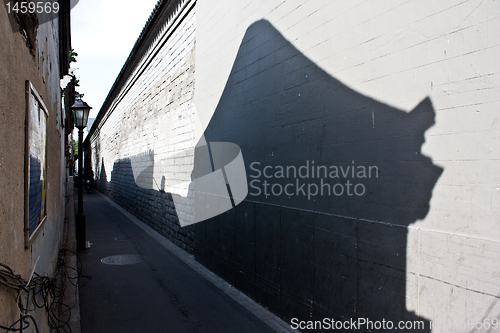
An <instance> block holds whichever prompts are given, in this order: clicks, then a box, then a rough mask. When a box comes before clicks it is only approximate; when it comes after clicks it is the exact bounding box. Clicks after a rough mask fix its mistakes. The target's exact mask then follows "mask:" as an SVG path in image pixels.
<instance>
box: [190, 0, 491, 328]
mask: <svg viewBox="0 0 500 333" xmlns="http://www.w3.org/2000/svg"><path fill="white" fill-rule="evenodd" d="M499 9H500V8H499V3H498V2H495V1H483V2H477V1H471V2H459V1H434V2H429V1H425V2H422V1H415V2H405V3H402V2H396V1H395V2H388V1H369V2H361V1H349V2H335V1H315V0H314V1H267V2H260V1H258V2H255V1H237V2H215V3H214V2H211V1H199V2H198V3H197V32H196V33H197V35H196V43H197V44H196V47H197V57H196V81H195V82H196V108H197V111H198V117H199V119H200V121H201V123H202V131H200V132H197V133H196V139H197V140H198V138H200V137H201V135H202V134H203V133H205V136H206V138H207V140H209V138H210V137H211V138H212V139H213V141H231V140H232V141H231V142H234V143H237V144H239V145H240V146H241V147H242V152H243V158H244V159H245V164H246V166H247V173H249V172H250V169H249V163H250V162H253V161H258V162H260V163H262V165H263V166H264V165H290V164H293V165H296V166H297V167H298V166H300V165H303V164H304V163H305V160H306V159H311V160H314V159H315V160H316V162H317V163H318V164H319V163H323V164H327V165H331V164H337V165H338V164H343V165H348V163H349V162H350V160H351V158H353V157H355V158H356V162H358V161H360V160H362V161H365V162H367V163H369V164H370V163H376V164H377V165H379V164H380V165H379V167H380V172H381V179H380V181H379V182H373V183H370V184H369V185H373V186H374V188H375V189H377V191H378V192H375V193H376V196H373V195H372V196H371V197H370V196H367V197H365V198H367V199H366V201H365V202H363V201H359V200H358V201H356V200H354V199H353V200H346V199H336V200H333V199H332V200H327V199H324V198H317V200H316V202H317V204H314V203H307V202H306V203H304V202H301V201H300V200H295V201H294V200H293V198H291V199H290V200H288V202H287V200H282V199H276V198H273V196H271V197H269V198H267V197H263V196H258V197H252V196H248V197H247V200H246V202H245V203H244V204H242V205H240V206H237V207H236V208H235V210H233V211H231V212H228V213H226V214H224V215H222V216H220V217H219V218H216V219H213V220H212V221H208V222H202V223H199V224H198V225H197V226H196V237H197V245H196V255H197V258H198V259H199V260H200V261H202V262H203V263H204V264H205V265H207V266H208V267H210V268H211V269H213V270H214V271H215V272H217V273H218V274H220V275H221V276H223V277H224V278H226V279H227V280H228V281H230V282H231V283H234V284H235V285H236V286H237V287H239V288H240V289H242V290H244V291H245V292H246V293H247V294H249V295H250V296H252V297H254V298H255V299H257V300H258V301H260V302H262V303H264V304H265V305H266V306H268V307H270V308H271V309H272V310H273V311H275V312H276V313H279V314H280V315H281V316H283V317H284V318H286V319H288V320H289V319H290V318H292V317H299V318H301V319H319V320H320V319H322V318H324V317H325V316H327V317H328V316H337V317H340V318H355V317H363V316H369V317H370V318H371V319H372V320H382V318H383V317H385V318H413V317H411V316H409V317H406V315H405V314H404V313H403V312H405V313H407V314H410V313H414V314H415V315H416V317H418V318H422V319H424V320H432V321H433V329H432V331H434V332H456V331H457V330H456V328H454V327H449V326H447V325H445V321H446V320H451V322H452V323H455V324H458V325H460V324H462V323H463V322H464V320H467V319H469V318H470V319H471V320H473V321H475V322H476V323H477V322H478V321H481V320H483V319H487V318H488V319H490V320H491V319H493V318H498V315H499V311H500V302H499V296H498V295H499V292H500V284H499V279H498V277H499V274H500V264H499V262H498V257H499V254H500V242H499V241H498V240H499V239H500V237H499V236H500V224H499V222H498V221H499V220H498V217H499V213H500V211H499V205H498V203H499V195H500V193H499V183H500V179H499V178H498V172H497V171H496V170H498V169H500V168H499V167H500V164H499V159H498V158H499V150H498V147H499V145H498V139H499V122H498V107H499V101H498V95H499V74H498V73H499V66H500V63H499V62H498V59H499V58H500V57H499V56H500V48H499V45H498V41H499V40H500V39H499V38H500V35H499V34H500V29H499V28H500V20H499V18H498V13H499ZM262 19H265V20H266V21H267V23H266V22H263V21H260V20H262ZM267 24H269V25H267ZM252 25H253V26H252ZM276 43H281V44H279V45H276ZM288 43H290V44H291V46H290V44H288ZM283 52H288V55H287V54H285V55H283V54H282V53H283ZM279 61H282V62H281V63H280V62H279ZM316 66H317V67H316ZM276 68H277V69H278V70H276ZM273 70H274V72H273ZM308 74H309V75H311V76H312V75H314V78H315V79H318V80H317V81H316V83H311V82H310V81H311V80H312V79H310V78H308V77H307V75H308ZM321 80H323V81H321ZM318 82H320V83H319V84H318ZM266 83H269V84H268V85H266ZM262 87H266V88H262ZM273 87H278V89H277V90H276V91H272V88H273ZM325 87H326V88H325ZM266 89H267V90H266ZM280 89H281V90H280ZM301 96H302V101H301V100H300V97H301ZM351 98H353V99H355V101H352V100H351V102H350V99H351ZM426 99H427V102H426ZM304 101H306V102H304ZM422 101H424V105H425V104H426V103H427V106H426V107H425V106H424V107H423V108H424V112H423V113H422V114H423V115H422V116H418V115H417V114H415V115H413V114H412V113H410V111H412V110H414V109H415V108H416V107H417V106H418V105H419V103H421V102H422ZM252 103H253V105H252ZM320 103H323V105H321V104H320ZM421 106H422V104H421ZM393 108H394V109H397V110H398V112H401V114H400V116H397V117H396V118H394V119H392V118H390V117H384V112H386V111H387V110H389V109H393ZM342 110H344V111H345V112H346V113H345V114H344V116H342V115H341V113H342V112H341V111H342ZM363 110H366V111H367V112H365V113H364V114H363ZM372 110H374V112H371V111H372ZM384 110H385V111H384ZM328 112H331V116H328ZM405 113H406V114H408V115H409V116H408V117H407V121H406V120H405V121H401V122H398V121H400V120H401V119H404V117H403V114H405ZM422 117H428V119H427V120H424V121H425V122H426V123H420V121H422V120H423V119H424V118H422ZM256 118H257V119H261V121H259V120H255V119H256ZM395 119H400V120H397V121H396V120H395ZM419 119H420V120H419ZM218 124H219V125H218ZM268 124H272V126H271V125H268ZM372 130H373V133H375V132H376V131H380V132H378V133H379V134H377V135H375V134H373V135H372V134H371V133H372V132H371V131H372ZM398 131H401V132H400V133H396V132H398ZM391 133H392V134H394V137H393V138H392V140H393V141H390V140H388V139H389V136H390V135H392V134H391ZM405 137H409V138H412V139H411V140H410V139H408V141H405V140H406V139H405ZM381 140H382V141H381ZM383 140H386V141H383ZM374 142H375V143H374ZM377 143H379V144H377ZM287 147H288V148H287ZM412 149H415V150H414V151H411V150H412ZM408 153H411V154H414V156H415V155H416V157H411V156H410V155H409V154H408ZM273 156H274V157H273ZM276 156H278V157H276ZM289 156H295V157H296V158H295V160H294V159H293V158H290V157H289ZM418 158H421V159H420V162H421V163H422V164H421V165H420V166H418V163H417V162H416V161H417V159H418ZM412 163H417V164H412ZM370 165H371V164H370ZM439 169H441V171H439ZM407 177H409V178H407ZM410 178H411V179H410ZM251 180H252V178H249V181H251ZM403 184H406V185H403ZM424 187H428V188H427V189H426V190H425V191H422V188H424ZM429 191H430V192H429ZM287 199H288V198H287ZM305 201H307V200H305ZM425 201H428V202H425ZM339 203H342V204H339ZM411 207H413V208H411ZM414 208H415V209H417V210H419V209H420V210H422V211H421V212H420V213H417V214H416V215H414V216H413V214H414V213H412V212H415V211H414V210H412V209H414ZM407 219H408V220H409V221H405V220H407ZM291 244H296V245H295V246H292V245H291ZM401 256H403V257H404V258H401ZM378 289H380V290H382V291H381V292H377V290H378ZM396 307H403V308H405V309H401V308H399V309H397V308H396ZM464 331H465V330H464Z"/></svg>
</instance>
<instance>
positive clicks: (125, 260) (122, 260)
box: [101, 254, 147, 265]
mask: <svg viewBox="0 0 500 333" xmlns="http://www.w3.org/2000/svg"><path fill="white" fill-rule="evenodd" d="M146 259H147V257H146V256H141V255H140V254H119V255H116V256H109V257H106V258H103V259H101V262H102V263H103V264H107V265H135V264H140V263H141V262H144V261H146Z"/></svg>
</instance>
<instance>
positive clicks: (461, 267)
mask: <svg viewBox="0 0 500 333" xmlns="http://www.w3.org/2000/svg"><path fill="white" fill-rule="evenodd" d="M499 13H500V3H499V2H498V1H493V0H487V1H481V2H480V1H467V2H461V1H409V2H401V1H386V0H384V1H382V0H378V1H319V0H310V1H278V0H273V1H249V0H248V1H229V0H226V1H216V2H214V1H207V0H199V1H198V3H197V30H196V48H197V56H196V72H195V82H196V96H195V98H196V109H197V114H198V117H199V119H200V122H201V129H200V130H198V131H197V133H196V136H195V137H196V139H195V140H194V141H195V142H196V141H197V140H198V138H200V137H201V135H202V132H203V130H204V128H205V127H206V125H207V124H208V122H209V121H210V118H211V116H212V115H213V112H214V110H215V108H216V106H217V102H218V101H219V99H220V96H221V94H222V91H223V88H224V85H225V83H226V80H227V78H228V76H229V73H230V70H231V67H232V65H233V62H234V60H235V57H236V53H237V51H238V48H239V45H240V42H241V40H242V38H243V35H244V33H245V31H246V29H247V27H248V26H249V25H251V24H252V23H253V22H255V21H257V20H260V19H263V18H264V19H266V20H268V21H269V22H270V23H271V24H272V25H274V27H275V28H276V29H278V30H279V31H280V33H281V34H283V35H284V36H285V37H286V38H287V39H288V40H290V41H291V42H292V44H293V45H294V46H295V47H296V48H298V49H299V50H300V51H301V52H302V53H304V54H305V55H306V56H307V57H309V58H310V59H311V60H312V61H314V62H315V63H316V64H318V65H319V66H320V67H321V68H322V69H324V70H325V71H326V72H328V73H329V74H330V75H331V76H333V77H335V78H336V79H339V80H340V81H342V82H343V83H344V84H345V85H347V86H349V87H351V88H352V89H354V90H356V91H358V92H360V93H362V94H364V95H367V96H370V97H372V98H373V99H375V100H378V101H381V102H384V103H387V104H389V105H391V106H394V107H397V108H400V109H402V110H406V111H408V112H409V111H410V110H412V109H413V108H414V107H415V106H416V105H417V104H418V103H419V102H420V101H421V100H422V99H424V98H426V97H430V99H431V101H432V103H433V105H434V108H435V111H436V120H435V121H436V124H435V125H434V126H433V127H431V128H430V129H429V130H428V131H427V132H426V133H425V139H426V143H425V144H424V146H423V153H424V154H425V155H426V156H428V157H430V158H431V159H432V160H433V162H434V164H437V165H439V166H441V167H442V168H444V172H443V174H442V175H441V177H440V178H439V181H438V183H437V184H436V186H435V188H434V191H433V196H432V200H431V203H430V205H431V209H430V212H429V213H428V215H427V216H426V217H425V219H424V220H421V221H417V222H416V223H414V224H413V225H412V226H410V230H409V236H408V250H407V253H408V256H409V258H408V264H407V265H408V266H407V295H406V297H407V308H408V310H411V311H416V312H417V314H418V315H419V316H422V317H425V318H427V319H430V320H432V321H433V327H434V329H433V331H434V332H457V331H463V332H466V331H469V329H467V328H463V329H460V328H459V329H458V330H457V328H453V327H448V326H446V325H445V321H446V320H451V321H453V322H455V323H457V324H460V323H462V322H464V320H466V319H469V318H471V319H472V320H474V321H475V322H478V321H480V320H482V319H485V318H489V319H490V320H491V319H493V318H499V316H500V301H499V295H500V261H499V260H498V258H500V219H499V218H500V204H499V202H500V200H499V199H500V189H499V187H500V176H499V174H500V173H499V172H498V170H500V158H499V157H500V149H499V146H500V145H499V142H500V141H499V136H500V131H499V130H500V125H499V111H498V108H499V106H500V100H499V98H498V96H500V87H499V83H500V61H499V59H500V43H499V42H500V17H499V16H498V14H499Z"/></svg>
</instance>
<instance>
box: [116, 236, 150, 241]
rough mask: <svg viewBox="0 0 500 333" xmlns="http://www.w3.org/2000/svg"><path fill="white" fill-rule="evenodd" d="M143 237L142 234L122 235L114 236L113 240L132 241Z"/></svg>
mask: <svg viewBox="0 0 500 333" xmlns="http://www.w3.org/2000/svg"><path fill="white" fill-rule="evenodd" d="M143 238H144V237H142V236H129V237H127V236H122V237H116V238H115V241H119V242H126V241H133V240H139V239H143Z"/></svg>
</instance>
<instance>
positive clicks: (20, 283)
mask: <svg viewBox="0 0 500 333" xmlns="http://www.w3.org/2000/svg"><path fill="white" fill-rule="evenodd" d="M68 253H70V254H73V255H75V256H76V259H77V267H76V269H75V268H73V267H69V266H67V265H66V263H65V261H64V258H65V257H66V256H67V254H68ZM37 262H38V259H37ZM35 267H36V263H35V265H34V267H33V270H32V272H31V274H30V279H29V280H28V281H26V280H24V279H23V278H22V277H21V275H18V274H15V273H14V271H13V270H12V269H11V268H10V267H9V266H7V265H5V264H2V263H0V284H3V285H4V286H6V287H8V288H10V289H13V290H15V291H16V292H17V296H16V301H17V306H18V308H19V311H20V313H21V316H20V318H19V319H18V320H17V321H16V322H15V323H14V324H12V325H11V326H10V327H6V326H3V325H0V329H3V330H5V331H6V332H21V331H23V330H25V329H27V328H28V327H30V322H29V321H28V320H30V321H31V322H32V323H33V326H34V327H35V330H36V332H39V330H38V324H37V322H36V320H35V318H33V316H32V315H30V314H29V312H31V311H34V310H35V309H36V308H39V309H43V308H44V309H45V311H46V312H47V319H48V325H49V327H50V328H52V329H55V330H56V331H57V332H71V328H70V326H69V320H70V318H71V309H73V308H74V307H75V306H76V297H75V304H73V305H68V304H65V303H64V302H62V299H63V298H64V295H65V290H66V281H69V282H70V283H71V284H72V285H73V286H74V287H76V288H74V289H75V296H76V293H77V292H78V288H79V287H81V286H82V285H80V284H79V283H78V281H79V280H80V279H82V278H86V279H89V280H90V279H92V277H91V276H87V275H83V274H82V273H81V271H82V264H81V260H80V258H79V257H78V255H77V254H76V253H75V252H73V251H70V250H68V249H65V248H62V249H61V250H60V251H59V257H58V261H57V267H56V272H55V274H54V277H53V278H50V277H47V276H40V275H39V274H37V273H36V272H35ZM70 271H76V276H73V277H72V276H70ZM73 280H77V281H76V282H74V281H73ZM23 292H26V293H27V295H26V305H23V302H22V299H21V298H22V297H21V295H22V293H23ZM30 300H31V304H32V305H33V308H32V309H30V306H29V301H30ZM17 325H19V326H20V327H19V328H15V327H16V326H17Z"/></svg>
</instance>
